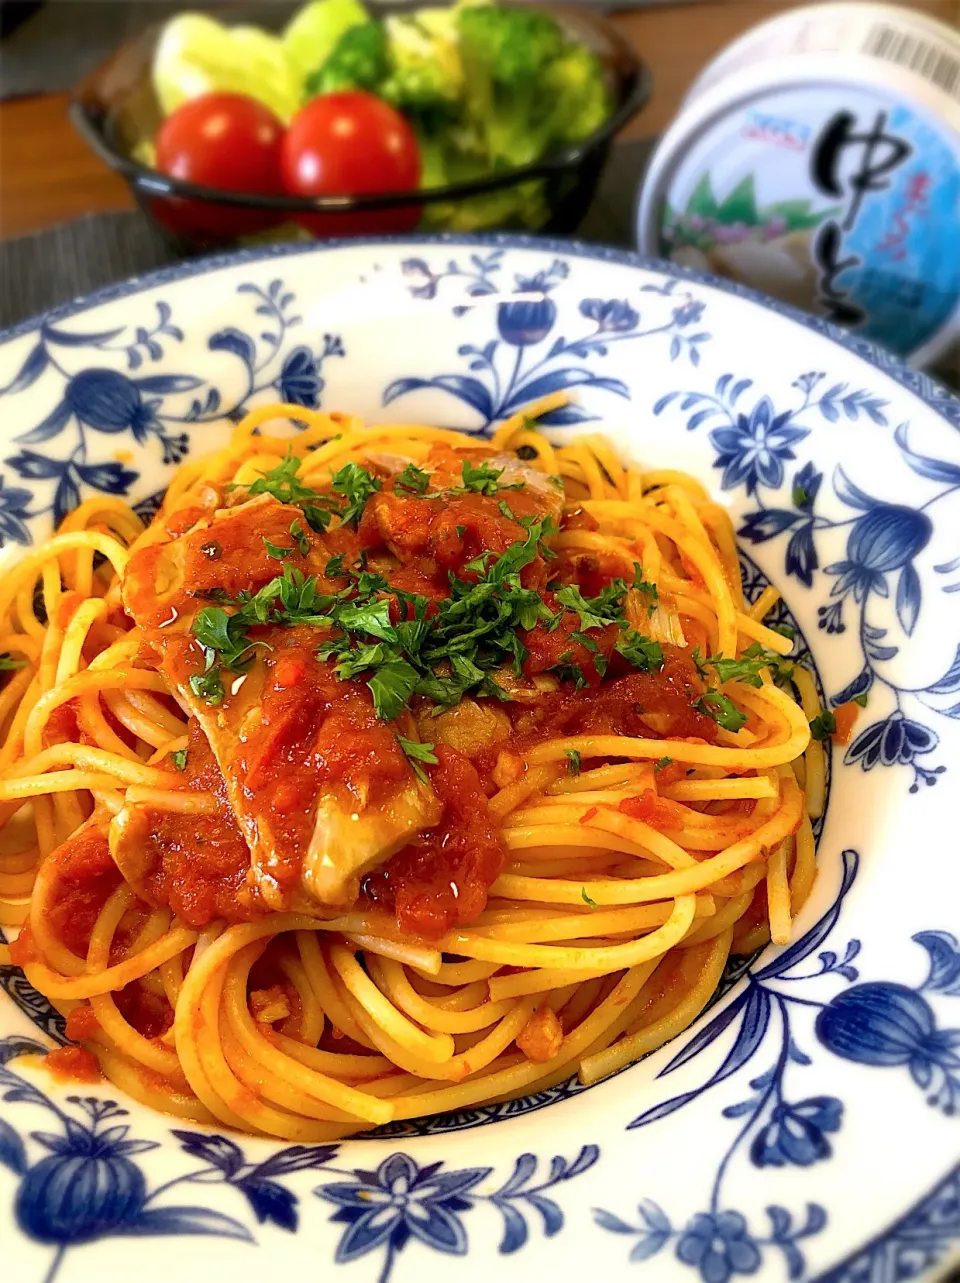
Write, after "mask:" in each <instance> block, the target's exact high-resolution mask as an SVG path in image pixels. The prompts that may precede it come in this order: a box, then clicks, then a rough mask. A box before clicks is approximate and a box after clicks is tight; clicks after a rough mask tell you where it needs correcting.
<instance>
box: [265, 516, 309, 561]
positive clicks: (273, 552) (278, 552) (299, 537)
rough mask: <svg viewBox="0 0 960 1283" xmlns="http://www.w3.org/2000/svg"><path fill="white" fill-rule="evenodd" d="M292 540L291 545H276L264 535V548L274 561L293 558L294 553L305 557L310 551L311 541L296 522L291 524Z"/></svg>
mask: <svg viewBox="0 0 960 1283" xmlns="http://www.w3.org/2000/svg"><path fill="white" fill-rule="evenodd" d="M290 538H291V539H292V540H293V543H292V544H290V545H286V544H275V543H271V542H270V540H269V539H268V538H267V537H266V535H264V536H263V546H264V547H265V548H266V550H267V556H268V557H272V558H273V560H274V561H283V560H284V558H286V557H292V556H293V555H294V553H299V555H300V556H301V557H305V556H306V555H307V553H308V552H309V551H310V540H309V539H308V538H307V536H306V534H305V532H304V529H303V526H301V524H300V522H299V521H296V520H294V521H292V522H291V523H290Z"/></svg>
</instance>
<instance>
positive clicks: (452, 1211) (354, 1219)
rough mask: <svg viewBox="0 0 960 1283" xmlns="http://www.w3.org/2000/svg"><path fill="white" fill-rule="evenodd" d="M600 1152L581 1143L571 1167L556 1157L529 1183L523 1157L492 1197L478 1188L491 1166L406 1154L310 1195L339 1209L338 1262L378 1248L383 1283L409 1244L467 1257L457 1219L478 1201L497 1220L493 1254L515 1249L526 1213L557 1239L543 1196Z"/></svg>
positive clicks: (525, 1232)
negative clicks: (423, 1161) (499, 1231)
mask: <svg viewBox="0 0 960 1283" xmlns="http://www.w3.org/2000/svg"><path fill="white" fill-rule="evenodd" d="M599 1154H600V1151H599V1149H598V1148H597V1146H596V1145H585V1146H584V1147H583V1148H582V1149H581V1150H580V1152H579V1154H577V1156H576V1158H575V1159H574V1160H573V1162H571V1163H568V1162H567V1161H566V1159H564V1158H563V1157H561V1156H560V1155H558V1156H557V1157H556V1158H554V1159H553V1161H552V1163H551V1164H550V1170H549V1174H548V1175H547V1178H546V1179H545V1180H543V1181H541V1182H540V1183H539V1184H536V1185H531V1184H530V1181H531V1179H532V1178H533V1177H534V1175H535V1173H536V1170H537V1160H536V1158H535V1157H534V1155H533V1154H521V1156H520V1157H519V1158H518V1159H517V1161H516V1163H515V1164H514V1169H513V1172H512V1173H511V1174H510V1176H509V1177H508V1178H507V1180H506V1181H505V1182H504V1183H503V1184H502V1185H501V1186H500V1187H499V1188H498V1189H497V1190H496V1191H495V1192H493V1193H490V1194H483V1193H481V1192H479V1191H478V1190H477V1188H476V1187H477V1186H478V1185H480V1184H481V1183H482V1182H483V1181H485V1180H487V1179H488V1178H489V1177H490V1176H491V1175H492V1173H493V1168H491V1167H471V1168H467V1169H465V1170H462V1171H444V1170H443V1168H444V1166H445V1165H444V1163H442V1162H439V1163H430V1164H428V1165H427V1166H425V1167H420V1166H419V1165H418V1164H417V1163H416V1162H415V1161H414V1160H413V1159H412V1158H411V1157H410V1156H409V1155H407V1154H391V1155H390V1157H389V1158H385V1159H384V1160H383V1162H382V1163H381V1164H380V1166H379V1167H378V1168H377V1169H376V1171H367V1170H363V1169H361V1168H357V1169H356V1170H355V1171H354V1172H353V1177H354V1179H353V1180H352V1181H343V1182H334V1183H332V1184H329V1185H321V1186H320V1187H319V1188H318V1189H316V1190H315V1191H314V1193H315V1194H316V1195H317V1197H318V1198H322V1199H323V1200H325V1201H326V1202H328V1203H333V1204H334V1206H336V1207H337V1208H338V1209H339V1210H338V1211H336V1212H334V1214H333V1216H332V1217H331V1218H330V1219H331V1220H332V1221H336V1222H339V1223H340V1224H345V1225H346V1226H347V1229H345V1230H344V1233H343V1236H342V1237H341V1239H340V1242H339V1244H338V1246H337V1253H336V1258H335V1259H336V1261H337V1262H338V1263H346V1262H347V1261H353V1260H356V1258H357V1257H359V1256H365V1255H366V1254H367V1253H368V1252H372V1251H375V1250H376V1249H379V1248H383V1249H384V1257H383V1267H382V1269H381V1272H380V1277H379V1280H378V1283H387V1280H388V1279H389V1277H390V1273H391V1271H392V1269H393V1266H394V1262H395V1259H396V1256H397V1254H398V1253H399V1252H401V1251H402V1250H403V1248H405V1247H406V1245H407V1244H408V1243H409V1242H410V1241H411V1239H417V1240H419V1242H421V1243H423V1244H424V1245H425V1246H427V1247H430V1248H432V1249H433V1250H434V1251H436V1252H443V1253H445V1254H446V1255H448V1256H465V1255H466V1252H467V1247H468V1240H467V1230H466V1227H465V1226H464V1224H463V1221H462V1219H461V1218H462V1215H463V1213H464V1212H469V1211H470V1210H471V1209H472V1208H473V1207H475V1206H476V1205H477V1204H478V1203H480V1202H488V1203H490V1204H492V1205H493V1206H494V1207H495V1208H496V1209H497V1210H498V1211H499V1212H500V1214H501V1216H502V1217H503V1236H502V1238H501V1240H500V1245H499V1251H500V1252H501V1253H502V1254H504V1255H508V1254H510V1253H513V1252H517V1251H519V1250H520V1248H521V1247H523V1246H524V1244H525V1243H526V1242H527V1240H528V1238H529V1233H530V1231H529V1227H528V1224H527V1220H526V1217H525V1216H524V1210H530V1211H536V1212H537V1213H539V1215H540V1217H541V1219H542V1222H543V1229H544V1233H545V1234H546V1235H547V1237H548V1238H549V1237H552V1236H553V1235H554V1234H558V1233H559V1232H560V1230H561V1229H562V1228H563V1220H564V1218H563V1213H562V1211H561V1210H560V1208H559V1207H558V1205H557V1204H556V1202H555V1201H554V1200H553V1199H552V1198H547V1196H546V1191H547V1190H549V1189H553V1188H555V1187H556V1186H557V1185H560V1184H562V1183H564V1182H565V1181H569V1180H572V1179H573V1178H574V1177H576V1176H580V1175H582V1174H583V1173H584V1172H586V1171H588V1170H589V1169H590V1168H591V1167H592V1166H593V1165H594V1163H595V1162H596V1161H597V1159H598V1157H599Z"/></svg>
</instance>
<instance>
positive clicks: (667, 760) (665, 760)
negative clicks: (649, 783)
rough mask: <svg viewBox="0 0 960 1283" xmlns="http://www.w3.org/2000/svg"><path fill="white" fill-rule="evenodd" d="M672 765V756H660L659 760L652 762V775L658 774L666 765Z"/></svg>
mask: <svg viewBox="0 0 960 1283" xmlns="http://www.w3.org/2000/svg"><path fill="white" fill-rule="evenodd" d="M672 765H673V758H672V757H661V758H660V760H659V762H654V764H653V773H654V775H659V773H660V772H661V771H662V770H665V769H666V767H668V766H672Z"/></svg>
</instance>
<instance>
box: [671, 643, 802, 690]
mask: <svg viewBox="0 0 960 1283" xmlns="http://www.w3.org/2000/svg"><path fill="white" fill-rule="evenodd" d="M693 662H694V663H695V664H696V666H697V670H698V672H699V673H700V676H701V677H703V678H706V677H707V666H708V665H709V667H710V668H712V669H713V670H714V672H715V673H716V674H717V677H718V678H719V679H720V682H721V683H723V682H744V683H745V684H746V685H747V686H762V685H763V679H762V677H761V674H762V672H763V670H764V669H765V668H769V669H770V672H771V675H772V677H773V679H774V681H775V682H776V683H777V685H778V686H786V685H787V684H788V683H789V682H790V681H791V679H792V677H793V670H794V668H795V667H796V664H797V662H798V661H796V660H787V659H784V657H783V656H782V655H779V654H777V652H776V651H774V650H767V649H766V648H765V647H763V646H761V645H760V643H759V642H753V643H752V645H750V646H748V647H747V648H746V650H744V652H743V654H742V655H741V656H740V658H739V659H722V658H721V657H720V656H719V655H711V656H709V657H708V658H707V659H703V658H701V656H700V652H699V650H694V652H693Z"/></svg>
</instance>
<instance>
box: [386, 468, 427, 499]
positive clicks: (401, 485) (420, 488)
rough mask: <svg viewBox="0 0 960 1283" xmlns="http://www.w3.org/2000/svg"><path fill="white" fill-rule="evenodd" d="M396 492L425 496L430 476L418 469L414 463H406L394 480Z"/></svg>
mask: <svg viewBox="0 0 960 1283" xmlns="http://www.w3.org/2000/svg"><path fill="white" fill-rule="evenodd" d="M393 484H394V486H395V487H396V489H397V490H409V491H411V492H412V493H413V494H426V493H427V487H428V486H429V485H430V474H429V472H424V470H423V469H422V468H418V467H417V465H416V464H415V463H408V464H407V466H406V467H405V468H404V470H403V471H402V472H401V473H399V474H398V475H397V477H396V478H395V479H394V483H393Z"/></svg>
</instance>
